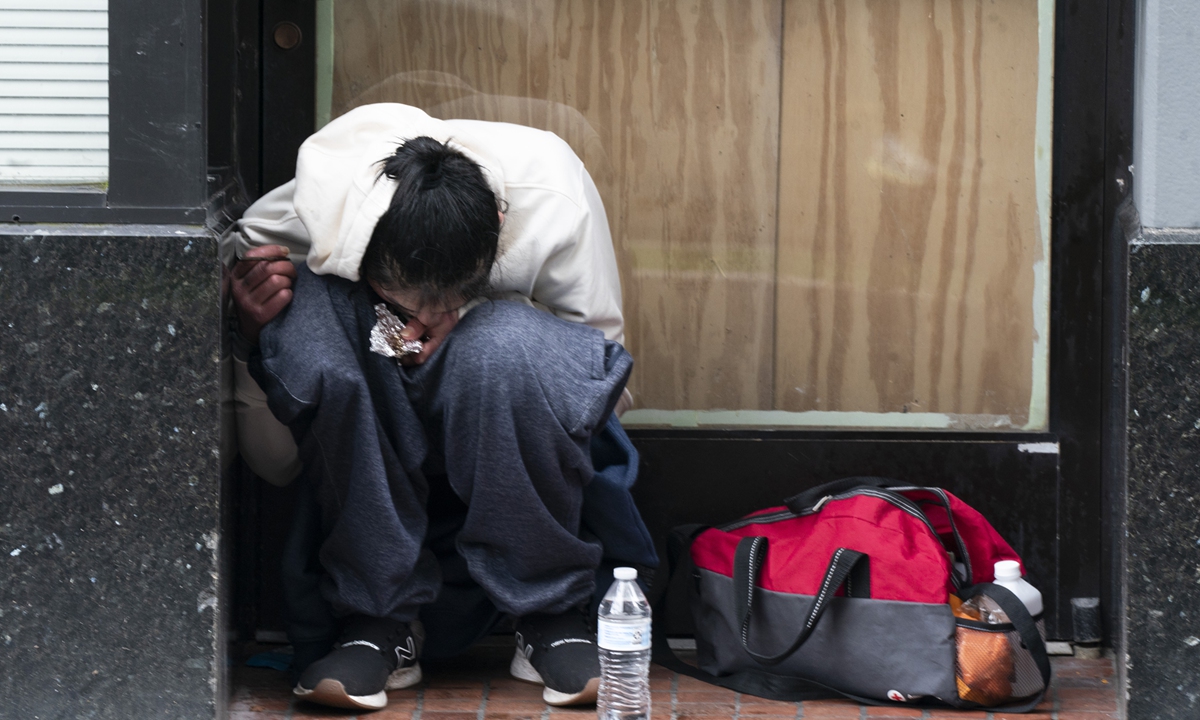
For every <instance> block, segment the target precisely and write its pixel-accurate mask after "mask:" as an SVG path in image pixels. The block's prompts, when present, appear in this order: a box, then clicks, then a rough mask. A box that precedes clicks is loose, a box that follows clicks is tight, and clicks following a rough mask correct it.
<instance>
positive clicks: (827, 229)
mask: <svg viewBox="0 0 1200 720" xmlns="http://www.w3.org/2000/svg"><path fill="white" fill-rule="evenodd" d="M1038 20H1039V18H1038V4H1037V3H1036V2H1033V1H1032V0H913V1H911V2H895V1H894V0H802V1H801V0H797V1H795V2H789V3H788V4H787V6H786V9H785V18H784V61H783V82H782V88H783V90H782V104H781V121H780V122H781V126H782V134H781V145H780V153H781V157H780V185H779V192H780V216H779V226H780V231H779V268H778V272H779V277H778V300H777V342H776V365H775V370H776V382H775V401H776V407H777V408H779V409H781V410H789V411H836V412H854V411H858V412H892V413H905V412H919V413H945V414H948V415H953V416H971V417H969V418H967V419H966V420H964V423H965V424H966V425H967V426H976V427H979V426H997V427H1021V426H1023V425H1025V423H1026V422H1027V420H1028V418H1029V412H1030V407H1031V397H1032V393H1034V382H1033V378H1034V373H1035V371H1037V368H1035V366H1034V360H1033V358H1034V354H1035V353H1034V343H1035V340H1036V339H1037V337H1036V332H1035V329H1034V328H1035V322H1034V315H1035V311H1036V309H1037V308H1036V306H1037V303H1039V302H1041V303H1045V302H1048V297H1045V296H1044V293H1043V294H1042V295H1043V296H1042V297H1039V298H1038V299H1036V300H1035V281H1036V277H1035V270H1036V269H1037V268H1039V267H1040V268H1042V269H1043V271H1044V267H1045V263H1046V261H1047V258H1046V257H1044V253H1043V244H1042V235H1041V231H1040V228H1041V222H1040V220H1039V215H1038V191H1039V188H1038V183H1037V182H1036V177H1035V155H1036V152H1037V150H1038V148H1037V146H1036V139H1037V137H1036V136H1037V127H1036V120H1037V106H1036V105H1037V90H1038V74H1039V73H1038V47H1039V46H1038Z"/></svg>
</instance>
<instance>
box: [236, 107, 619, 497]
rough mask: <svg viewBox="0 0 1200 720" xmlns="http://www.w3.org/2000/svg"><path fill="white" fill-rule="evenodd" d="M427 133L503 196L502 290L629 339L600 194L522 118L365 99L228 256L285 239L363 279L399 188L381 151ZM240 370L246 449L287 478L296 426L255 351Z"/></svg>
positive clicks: (306, 156) (261, 208)
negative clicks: (254, 372) (253, 370)
mask: <svg viewBox="0 0 1200 720" xmlns="http://www.w3.org/2000/svg"><path fill="white" fill-rule="evenodd" d="M420 136H428V137H432V138H434V139H436V140H440V141H443V142H449V143H450V144H451V146H452V147H454V148H456V149H458V150H460V151H462V152H463V154H465V155H466V156H467V157H469V158H470V159H471V160H473V161H475V162H476V163H477V164H478V165H479V166H480V167H481V168H482V169H483V172H484V176H485V177H486V178H487V180H488V183H489V184H490V185H491V186H492V189H493V190H494V191H495V192H496V195H497V196H498V197H499V198H500V199H501V200H502V204H503V206H504V207H505V215H504V224H503V226H502V228H501V231H500V242H499V249H498V252H497V258H496V264H495V266H494V267H493V269H492V274H491V278H490V283H489V284H490V288H491V295H492V297H497V298H505V299H510V300H518V301H522V302H526V303H529V304H532V305H534V306H536V307H539V308H541V309H543V310H547V311H549V312H552V313H554V314H555V315H557V316H559V317H561V318H564V319H566V320H570V321H572V322H579V323H585V324H587V325H590V326H592V327H594V328H597V329H598V330H601V331H602V332H603V333H604V335H605V337H607V338H608V339H610V340H616V341H617V342H623V341H624V321H623V319H622V315H621V283H620V278H619V275H618V273H617V263H616V256H615V255H614V253H613V246H612V237H611V235H610V233H609V229H608V220H607V218H606V217H605V214H604V206H603V203H602V202H601V200H600V194H599V193H598V192H597V190H596V186H595V184H594V183H593V182H592V179H591V177H590V176H589V175H588V173H587V170H586V169H585V168H584V166H583V163H582V162H581V161H580V160H579V158H578V157H576V156H575V153H574V152H572V150H571V148H570V146H568V145H567V144H566V143H565V142H563V141H562V140H561V139H559V138H558V137H557V136H556V135H554V134H553V133H549V132H545V131H543V130H535V129H533V128H529V127H524V126H521V125H512V124H509V123H495V122H483V121H479V120H438V119H435V118H432V117H430V116H429V115H427V114H425V113H424V112H423V111H421V110H420V109H418V108H414V107H410V106H407V105H399V104H395V103H382V104H378V105H364V106H361V107H358V108H355V109H354V110H351V111H350V112H348V113H346V114H345V115H342V116H341V117H339V118H337V119H336V120H334V121H333V122H331V123H329V124H328V125H326V126H325V127H324V128H322V129H321V130H320V131H318V132H317V133H316V134H314V135H312V136H311V137H310V138H308V140H306V141H305V142H304V144H303V145H301V146H300V153H299V156H298V158H297V161H296V179H295V180H292V181H291V182H289V183H287V184H285V185H282V186H280V187H278V188H276V189H274V190H272V191H271V192H269V193H267V194H266V195H264V196H263V197H262V198H261V199H259V200H258V202H256V203H254V204H253V205H251V206H250V207H249V208H248V209H247V210H246V212H245V214H244V215H243V217H242V219H241V220H239V221H238V222H237V223H235V224H234V225H233V226H232V227H231V228H230V230H229V231H228V232H227V233H226V234H225V236H224V237H223V238H222V244H221V257H222V260H223V261H224V262H225V263H226V264H230V263H231V262H232V261H233V259H234V257H236V256H241V255H242V254H243V253H244V252H245V251H246V250H247V249H248V248H250V247H255V246H260V245H271V244H275V245H285V246H287V247H288V249H289V250H290V251H291V257H292V259H293V260H295V261H300V260H304V261H306V262H307V263H308V266H309V268H311V269H312V271H313V272H314V273H317V274H333V275H338V276H340V277H344V278H346V279H348V280H358V278H359V264H360V262H361V260H362V256H363V253H364V252H365V251H366V249H367V243H368V242H369V241H370V239H371V233H372V232H373V231H374V229H375V224H376V223H377V222H378V221H379V218H380V217H381V216H382V215H383V212H384V211H385V210H386V209H387V207H388V204H389V203H390V202H391V198H392V195H393V193H394V192H395V188H396V184H395V181H393V180H391V179H390V178H388V177H387V176H386V175H383V176H381V175H380V168H381V163H380V161H382V160H384V159H385V158H387V157H390V156H391V155H392V154H393V153H394V152H395V150H396V148H397V147H398V146H399V145H400V144H401V143H402V142H404V141H406V140H408V139H411V138H414V137H420ZM471 307H473V304H468V305H467V306H465V307H463V308H462V309H461V310H460V311H459V312H460V314H463V313H466V312H467V311H469V310H470V308H471ZM234 375H235V383H234V385H235V408H236V411H237V417H238V440H239V445H240V448H241V452H242V455H243V457H245V458H246V460H247V462H248V463H249V464H250V466H251V468H252V469H253V470H254V471H255V472H256V473H257V474H258V475H259V476H261V477H263V478H265V479H267V480H268V481H270V482H272V483H274V484H277V485H282V484H286V483H287V482H290V481H291V480H292V479H293V478H294V477H295V476H296V474H298V472H299V470H300V466H299V461H298V459H297V455H296V448H295V444H294V442H293V441H292V437H291V433H290V432H289V431H288V430H287V428H286V427H284V426H283V425H282V424H280V423H279V422H278V421H277V420H275V418H274V417H273V416H272V415H271V414H270V411H269V410H268V409H267V407H266V395H265V394H264V393H263V392H262V390H261V389H260V388H259V387H258V385H257V384H256V383H255V382H254V380H253V378H251V377H250V373H249V371H248V370H247V368H246V364H245V362H242V361H236V360H235V363H234ZM625 404H627V403H625Z"/></svg>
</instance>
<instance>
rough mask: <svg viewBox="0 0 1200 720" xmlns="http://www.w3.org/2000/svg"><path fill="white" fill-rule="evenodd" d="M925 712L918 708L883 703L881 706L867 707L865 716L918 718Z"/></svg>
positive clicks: (890, 718) (889, 718)
mask: <svg viewBox="0 0 1200 720" xmlns="http://www.w3.org/2000/svg"><path fill="white" fill-rule="evenodd" d="M924 714H925V711H923V710H921V709H920V708H909V707H900V706H898V705H885V706H883V707H868V708H867V717H869V718H872V720H874V718H888V720H892V718H914V717H916V718H919V717H921V716H922V715H924Z"/></svg>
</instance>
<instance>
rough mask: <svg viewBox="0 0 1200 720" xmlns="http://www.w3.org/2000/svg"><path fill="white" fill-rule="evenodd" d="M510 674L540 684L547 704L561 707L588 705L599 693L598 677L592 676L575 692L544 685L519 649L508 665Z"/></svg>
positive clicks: (594, 700) (539, 674)
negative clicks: (562, 690)
mask: <svg viewBox="0 0 1200 720" xmlns="http://www.w3.org/2000/svg"><path fill="white" fill-rule="evenodd" d="M508 672H509V674H510V675H512V676H513V677H515V678H516V679H518V680H524V681H525V682H530V683H535V684H537V685H541V686H542V688H543V689H542V700H544V701H545V702H546V704H547V705H554V706H556V707H562V706H564V705H589V704H592V703H594V702H596V696H597V695H598V694H599V693H600V678H592V679H591V680H588V684H587V685H584V686H583V689H582V690H580V691H579V692H577V693H565V692H559V691H558V690H554V689H553V688H549V687H546V681H545V680H543V679H542V675H541V673H539V672H538V671H537V670H536V669H535V668H534V667H533V664H532V663H530V662H529V658H527V657H525V653H523V652H521V651H520V649H518V650H517V651H516V653H514V654H513V659H512V662H511V663H509V665H508Z"/></svg>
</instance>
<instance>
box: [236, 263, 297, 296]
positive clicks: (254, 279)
mask: <svg viewBox="0 0 1200 720" xmlns="http://www.w3.org/2000/svg"><path fill="white" fill-rule="evenodd" d="M242 265H250V266H252V267H251V268H250V270H248V271H247V272H246V273H245V274H244V275H242V276H241V278H240V279H235V282H238V283H241V284H242V285H244V286H245V287H246V288H247V289H248V290H253V289H255V288H256V287H258V286H259V285H261V284H262V283H263V282H265V281H266V280H267V279H268V278H271V277H274V276H276V275H283V276H285V277H289V278H295V277H296V266H295V265H293V264H292V263H291V262H290V261H287V260H281V261H279V262H266V261H258V262H245V261H243V262H241V263H238V265H237V266H235V267H234V271H235V272H234V277H235V278H237V273H236V271H237V269H238V267H240V266H242Z"/></svg>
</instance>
